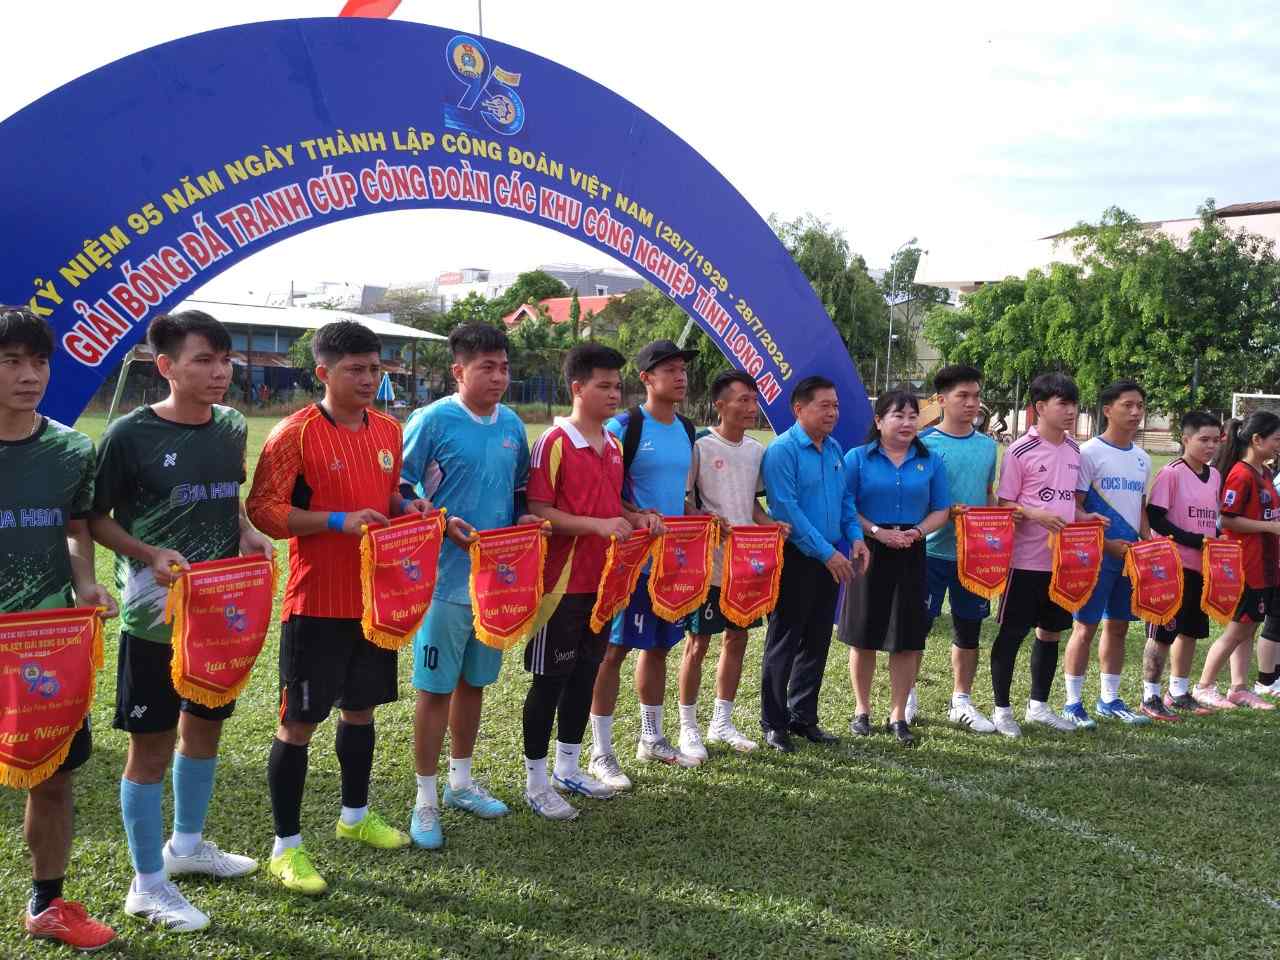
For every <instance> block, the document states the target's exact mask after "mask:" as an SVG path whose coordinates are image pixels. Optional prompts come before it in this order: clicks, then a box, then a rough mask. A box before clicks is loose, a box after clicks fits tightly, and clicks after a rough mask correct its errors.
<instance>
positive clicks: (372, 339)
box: [311, 320, 382, 367]
mask: <svg viewBox="0 0 1280 960" xmlns="http://www.w3.org/2000/svg"><path fill="white" fill-rule="evenodd" d="M363 353H377V354H381V353H382V341H381V340H380V339H378V335H377V334H376V333H374V332H373V331H372V330H370V329H369V328H368V327H366V326H365V325H364V324H363V323H357V322H356V321H354V320H335V321H334V322H333V323H326V324H325V325H324V326H323V327H321V328H320V329H319V330H317V331H316V334H315V336H314V337H312V338H311V355H312V356H313V357H315V358H316V363H322V364H324V365H325V366H326V367H330V366H333V365H334V364H335V363H337V362H338V361H339V360H341V359H342V358H343V357H349V356H352V355H353V354H355V355H359V354H363Z"/></svg>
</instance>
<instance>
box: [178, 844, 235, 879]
mask: <svg viewBox="0 0 1280 960" xmlns="http://www.w3.org/2000/svg"><path fill="white" fill-rule="evenodd" d="M257 869H258V861H257V860H255V859H253V857H243V856H241V855H240V854H238V853H227V852H225V851H223V850H219V849H218V845H217V844H216V843H214V842H213V841H212V840H201V841H200V845H199V846H198V847H196V849H195V853H193V854H191V856H189V857H180V856H178V855H177V854H176V853H174V852H173V848H172V847H171V846H169V843H168V842H167V841H166V843H165V845H164V872H165V875H166V876H170V877H177V876H181V875H182V874H184V873H200V874H203V875H205V876H206V877H219V878H221V879H224V880H226V879H229V878H231V877H247V876H248V875H249V874H251V873H253V872H254V871H255V870H257Z"/></svg>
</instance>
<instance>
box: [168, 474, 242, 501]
mask: <svg viewBox="0 0 1280 960" xmlns="http://www.w3.org/2000/svg"><path fill="white" fill-rule="evenodd" d="M239 497H240V484H239V483H236V482H234V481H230V480H228V481H224V482H222V483H208V484H205V483H180V484H178V485H177V486H176V487H174V488H173V489H172V490H170V491H169V506H171V507H185V506H187V505H188V504H192V503H200V502H201V501H204V500H231V499H238V498H239Z"/></svg>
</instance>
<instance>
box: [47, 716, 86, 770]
mask: <svg viewBox="0 0 1280 960" xmlns="http://www.w3.org/2000/svg"><path fill="white" fill-rule="evenodd" d="M91 756H93V733H92V731H90V729H89V718H88V717H85V718H84V723H82V724H80V729H79V730H77V731H76V735H75V736H74V737H72V738H71V749H70V750H69V751H68V752H67V759H65V760H63V761H62V766H60V767H58V769H57V771H56V772H55V773H54V776H57V775H58V774H59V773H71V772H72V771H73V770H79V769H80V768H81V767H83V766H84V765H85V764H86V763H88V761H89V758H90V757H91Z"/></svg>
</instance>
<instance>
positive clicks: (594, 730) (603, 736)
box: [591, 713, 613, 757]
mask: <svg viewBox="0 0 1280 960" xmlns="http://www.w3.org/2000/svg"><path fill="white" fill-rule="evenodd" d="M612 753H613V714H612V713H609V714H599V713H593V714H591V756H593V757H607V756H610V755H611V754H612Z"/></svg>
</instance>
